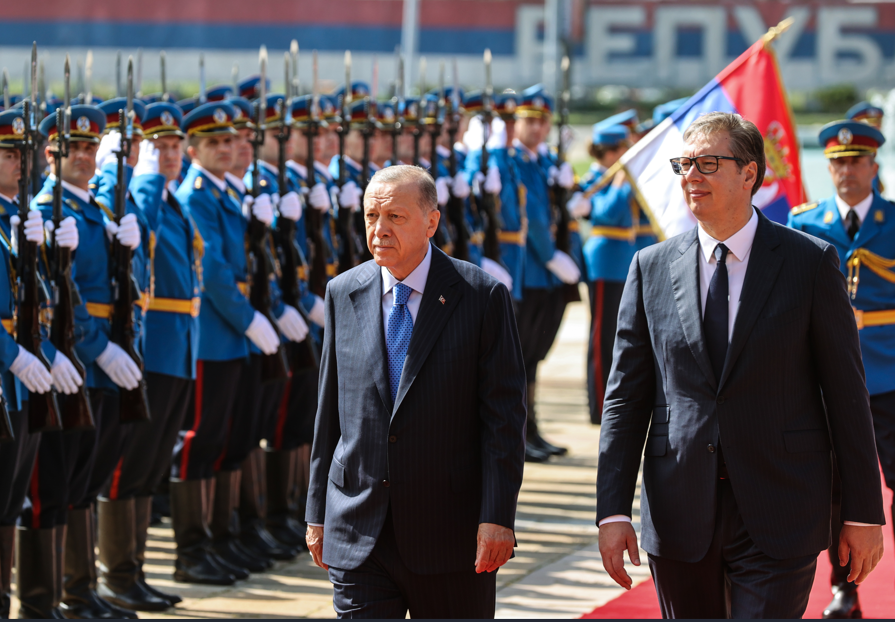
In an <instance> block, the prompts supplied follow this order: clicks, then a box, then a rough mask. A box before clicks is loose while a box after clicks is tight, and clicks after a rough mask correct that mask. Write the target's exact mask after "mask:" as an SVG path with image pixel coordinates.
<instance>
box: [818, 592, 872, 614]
mask: <svg viewBox="0 0 895 622" xmlns="http://www.w3.org/2000/svg"><path fill="white" fill-rule="evenodd" d="M863 617H864V614H863V613H861V603H860V602H858V588H857V587H852V586H850V585H837V586H835V587H834V588H833V600H832V601H830V604H829V605H827V608H826V609H824V613H823V619H824V620H858V619H860V618H863Z"/></svg>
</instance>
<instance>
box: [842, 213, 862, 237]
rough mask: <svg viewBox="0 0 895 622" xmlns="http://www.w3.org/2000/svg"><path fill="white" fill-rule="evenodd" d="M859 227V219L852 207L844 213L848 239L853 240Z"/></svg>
mask: <svg viewBox="0 0 895 622" xmlns="http://www.w3.org/2000/svg"><path fill="white" fill-rule="evenodd" d="M860 229H861V221H860V219H859V218H858V212H856V211H855V210H853V209H850V210H848V213H847V214H846V215H845V232H846V233H847V234H848V239H849V240H854V239H855V236H856V235H858V231H859V230H860Z"/></svg>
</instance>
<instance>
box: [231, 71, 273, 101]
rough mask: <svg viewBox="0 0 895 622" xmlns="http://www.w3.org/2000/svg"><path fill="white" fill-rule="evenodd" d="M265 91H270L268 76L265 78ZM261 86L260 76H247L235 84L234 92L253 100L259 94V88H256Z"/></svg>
mask: <svg viewBox="0 0 895 622" xmlns="http://www.w3.org/2000/svg"><path fill="white" fill-rule="evenodd" d="M264 84H265V87H266V88H265V89H264V92H265V93H270V78H267V79H266V80H265V83H264ZM259 86H261V76H259V75H254V76H249V77H248V78H246V79H244V80H240V81H239V83H238V84H237V85H236V94H237V95H239V97H244V98H246V99H247V100H249V101H250V102H253V101H255V100H256V99H258V97H259V96H260V95H261V90H260V89H259V88H258V87H259Z"/></svg>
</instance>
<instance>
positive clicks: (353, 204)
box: [339, 181, 361, 212]
mask: <svg viewBox="0 0 895 622" xmlns="http://www.w3.org/2000/svg"><path fill="white" fill-rule="evenodd" d="M360 199H361V195H360V188H358V187H357V184H356V183H354V182H353V181H346V182H345V185H344V186H342V189H341V190H340V191H339V205H340V206H342V207H347V208H350V209H351V211H352V212H357V211H360Z"/></svg>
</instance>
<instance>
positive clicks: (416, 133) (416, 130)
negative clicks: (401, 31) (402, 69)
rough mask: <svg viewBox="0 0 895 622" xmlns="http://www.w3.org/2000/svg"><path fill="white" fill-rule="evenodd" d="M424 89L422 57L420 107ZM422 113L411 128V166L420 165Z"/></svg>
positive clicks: (424, 63) (424, 75) (424, 74)
mask: <svg viewBox="0 0 895 622" xmlns="http://www.w3.org/2000/svg"><path fill="white" fill-rule="evenodd" d="M425 88H426V57H425V56H423V57H422V58H420V85H419V89H418V90H419V98H420V106H422V104H423V98H424V97H425V96H426V93H425ZM421 112H422V111H419V112H418V113H417V119H416V124H415V125H414V126H413V165H414V166H419V165H420V137H421V136H422V135H423V129H422V122H423V120H422V114H421Z"/></svg>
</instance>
